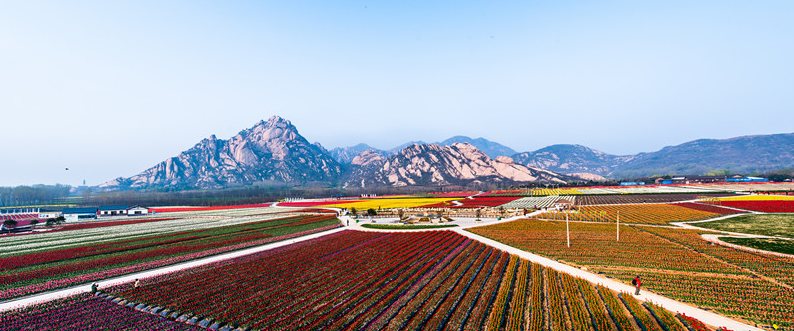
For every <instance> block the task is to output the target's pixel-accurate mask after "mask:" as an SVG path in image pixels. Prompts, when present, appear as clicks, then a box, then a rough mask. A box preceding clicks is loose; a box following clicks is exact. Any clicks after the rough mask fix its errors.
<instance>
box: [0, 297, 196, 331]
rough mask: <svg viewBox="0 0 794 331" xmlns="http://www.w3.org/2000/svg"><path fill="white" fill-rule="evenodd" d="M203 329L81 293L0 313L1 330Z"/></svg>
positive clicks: (188, 330) (173, 330) (166, 330)
mask: <svg viewBox="0 0 794 331" xmlns="http://www.w3.org/2000/svg"><path fill="white" fill-rule="evenodd" d="M133 326H134V328H135V330H152V331H154V330H165V331H182V330H185V331H192V330H195V331H199V330H206V329H204V328H200V327H194V326H190V325H187V324H184V323H179V322H174V321H170V320H168V319H164V318H162V317H159V316H156V315H150V314H142V313H140V312H138V311H136V310H133V309H130V308H128V307H125V306H121V305H117V304H115V303H112V302H110V301H106V300H103V299H100V298H97V297H95V296H93V295H91V294H81V295H77V296H73V297H69V298H67V299H61V300H55V301H51V302H48V303H44V304H39V305H36V306H35V307H31V308H28V309H23V310H19V311H13V312H11V313H10V314H9V313H4V314H2V315H0V330H8V331H11V330H14V331H27V330H29V331H38V330H63V331H82V330H131V328H132V327H133Z"/></svg>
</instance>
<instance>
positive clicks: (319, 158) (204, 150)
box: [100, 116, 343, 189]
mask: <svg viewBox="0 0 794 331" xmlns="http://www.w3.org/2000/svg"><path fill="white" fill-rule="evenodd" d="M342 173H343V170H342V167H341V165H340V164H339V163H338V162H337V161H336V160H334V159H333V158H332V157H331V156H329V155H328V154H327V152H326V151H325V150H324V149H323V148H322V147H321V146H318V145H315V144H310V143H309V142H308V141H307V140H306V139H305V138H304V137H303V136H301V135H300V134H299V133H298V130H297V129H296V128H295V126H293V125H292V123H290V121H287V120H285V119H282V118H281V117H277V116H275V117H271V118H270V119H268V120H267V121H260V122H259V123H257V124H256V125H254V126H253V127H251V128H249V129H246V130H243V131H241V132H240V133H239V134H237V135H236V136H234V137H232V138H230V139H229V140H222V139H218V138H217V137H215V135H212V136H210V137H209V138H207V139H204V140H202V141H201V142H199V143H198V144H196V145H195V146H193V148H191V149H189V150H187V151H184V152H182V153H180V154H179V155H178V156H175V157H172V158H169V159H167V160H165V161H163V162H160V163H159V164H157V165H155V166H154V167H152V168H150V169H147V170H146V171H144V172H142V173H140V174H138V175H135V176H132V177H129V178H117V179H115V180H113V181H110V182H108V183H105V184H102V185H100V187H101V188H106V189H122V188H147V187H175V188H200V189H210V188H222V187H228V186H234V185H245V184H251V183H255V182H261V181H275V182H284V183H306V182H317V181H319V182H334V181H337V180H339V178H340V176H341V175H342Z"/></svg>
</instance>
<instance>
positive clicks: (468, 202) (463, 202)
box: [420, 196, 518, 208]
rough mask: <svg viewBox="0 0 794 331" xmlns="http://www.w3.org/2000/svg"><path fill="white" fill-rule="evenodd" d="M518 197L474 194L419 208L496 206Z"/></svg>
mask: <svg viewBox="0 0 794 331" xmlns="http://www.w3.org/2000/svg"><path fill="white" fill-rule="evenodd" d="M516 199H518V197H481V196H476V197H473V198H471V199H468V198H465V199H458V200H454V202H453V201H445V202H442V203H434V204H429V205H424V206H421V207H420V208H481V207H497V206H500V205H503V204H506V203H508V202H510V201H513V200H516Z"/></svg>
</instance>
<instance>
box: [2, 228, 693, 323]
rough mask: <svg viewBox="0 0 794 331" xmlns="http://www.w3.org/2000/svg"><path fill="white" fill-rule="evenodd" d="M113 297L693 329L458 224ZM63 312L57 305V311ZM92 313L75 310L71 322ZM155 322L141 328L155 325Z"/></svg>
mask: <svg viewBox="0 0 794 331" xmlns="http://www.w3.org/2000/svg"><path fill="white" fill-rule="evenodd" d="M108 293H109V294H111V295H112V296H113V297H114V298H115V299H114V301H116V302H121V303H122V304H123V305H126V306H129V307H134V308H135V310H136V311H134V312H135V313H138V314H151V313H152V312H153V313H155V314H158V315H160V316H171V317H173V318H175V319H176V320H177V321H180V320H181V321H192V322H193V323H198V324H202V325H214V326H216V328H220V327H223V326H226V327H228V328H237V327H240V328H243V329H246V328H247V329H251V330H354V329H355V330H622V331H629V330H676V331H679V330H681V331H682V330H686V328H685V326H684V324H683V322H682V321H683V320H685V319H684V318H683V316H678V318H677V317H676V314H675V313H673V312H669V311H665V310H664V309H661V308H659V307H656V306H653V305H651V304H641V303H639V302H637V301H636V300H635V299H634V298H633V297H632V296H631V295H628V294H619V293H615V292H612V291H610V290H608V289H606V288H603V287H600V286H597V285H594V284H591V283H589V282H586V281H583V280H581V279H578V278H574V277H571V276H569V275H567V274H563V273H559V272H556V271H554V270H553V269H549V268H545V267H543V266H540V265H537V264H533V263H531V262H529V261H527V260H522V259H520V258H518V257H517V256H513V255H509V254H507V253H505V252H502V251H499V250H497V249H494V248H492V247H489V246H486V245H483V244H481V243H478V242H476V241H472V240H471V239H468V238H466V237H464V236H461V235H460V234H458V233H456V232H453V231H424V232H414V233H374V232H358V231H342V232H337V233H334V234H331V235H327V236H323V237H320V238H316V239H312V240H308V241H304V242H300V243H296V244H292V245H288V246H283V247H280V248H277V249H274V250H271V251H266V252H261V253H257V254H253V255H249V256H244V257H240V258H237V259H233V260H225V261H221V262H217V263H214V264H211V265H205V266H201V267H196V268H192V269H186V270H183V271H181V272H176V273H172V274H167V275H162V276H158V277H155V278H151V279H145V280H144V282H143V285H142V286H141V287H140V288H138V289H135V288H133V287H132V286H131V284H123V285H119V286H116V287H113V288H109V289H108ZM99 300H101V299H99ZM119 300H122V301H119ZM208 301H210V302H212V304H207V303H208ZM81 305H92V306H99V305H100V304H99V303H97V299H96V297H89V298H78V299H76V300H72V301H68V302H67V306H68V309H69V310H74V311H82V310H83V309H84V307H83V306H81ZM53 306H55V307H53ZM60 308H62V307H60V306H58V304H57V303H56V304H52V305H51V306H49V308H48V309H51V310H57V309H60ZM63 309H66V308H63ZM102 309H106V308H102ZM41 310H42V307H40V306H32V307H29V308H26V309H20V310H16V311H13V312H9V313H3V314H0V321H3V323H2V324H0V329H1V330H9V328H3V327H4V326H15V325H17V326H18V325H25V326H26V327H27V328H28V329H31V330H32V329H37V327H40V326H44V325H46V324H44V323H47V322H49V320H47V319H41V318H40V317H41ZM126 313H130V312H129V311H127V312H126ZM119 318H126V319H130V318H131V317H130V316H126V315H124V314H104V315H101V316H100V317H95V318H94V320H93V323H95V324H94V325H101V324H102V323H105V324H107V325H118V319H119ZM84 319H85V317H81V316H76V317H74V318H73V322H74V323H75V324H78V325H79V324H80V323H84ZM141 320H142V319H141ZM147 323H150V322H142V323H141V324H140V325H138V327H139V328H141V329H151V327H150V326H149V325H148V324H147ZM77 329H78V328H72V327H69V326H68V325H64V326H63V330H77Z"/></svg>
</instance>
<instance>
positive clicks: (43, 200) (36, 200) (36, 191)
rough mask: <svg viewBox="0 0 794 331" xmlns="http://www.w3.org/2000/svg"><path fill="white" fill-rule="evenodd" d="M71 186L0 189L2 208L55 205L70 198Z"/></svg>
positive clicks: (57, 185)
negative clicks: (63, 199)
mask: <svg viewBox="0 0 794 331" xmlns="http://www.w3.org/2000/svg"><path fill="white" fill-rule="evenodd" d="M70 189H71V187H70V186H69V185H61V184H56V185H33V186H25V185H23V186H16V187H0V207H13V206H27V205H42V204H54V203H57V202H58V200H59V199H62V198H65V197H67V196H69V190H70Z"/></svg>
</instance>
